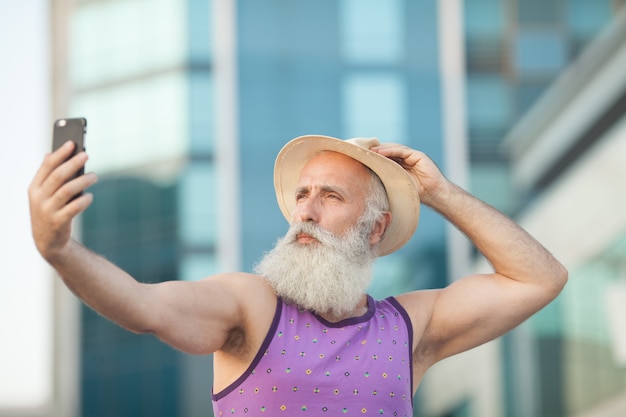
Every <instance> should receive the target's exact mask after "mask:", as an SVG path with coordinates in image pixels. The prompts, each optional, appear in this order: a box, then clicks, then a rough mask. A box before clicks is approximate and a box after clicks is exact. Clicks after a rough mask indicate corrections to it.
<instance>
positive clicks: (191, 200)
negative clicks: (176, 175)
mask: <svg viewBox="0 0 626 417" xmlns="http://www.w3.org/2000/svg"><path fill="white" fill-rule="evenodd" d="M216 196H219V193H218V190H217V181H216V178H215V170H214V166H213V165H212V164H208V163H195V164H191V165H189V166H188V167H187V169H186V170H185V172H184V173H183V174H182V175H181V179H180V193H179V196H178V197H179V198H178V205H179V208H178V212H179V213H180V218H179V233H180V238H181V239H182V241H183V242H184V243H185V245H187V246H192V247H193V246H197V247H200V248H203V249H208V248H210V247H212V245H214V244H215V242H216V240H217V228H216V220H217V217H218V214H217V207H216V202H215V199H216Z"/></svg>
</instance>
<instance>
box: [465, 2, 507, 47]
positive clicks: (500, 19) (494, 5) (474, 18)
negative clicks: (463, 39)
mask: <svg viewBox="0 0 626 417" xmlns="http://www.w3.org/2000/svg"><path fill="white" fill-rule="evenodd" d="M463 7H464V11H465V13H464V16H463V17H464V20H465V22H464V23H465V33H466V35H467V36H468V37H470V38H475V37H480V38H485V37H486V38H495V37H497V38H499V37H500V36H502V34H503V33H504V4H503V3H502V2H501V1H500V0H471V1H468V0H465V1H464V6H463Z"/></svg>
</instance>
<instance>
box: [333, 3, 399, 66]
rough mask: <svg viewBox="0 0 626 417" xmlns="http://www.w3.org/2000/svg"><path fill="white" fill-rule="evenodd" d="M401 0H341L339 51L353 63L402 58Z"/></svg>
mask: <svg viewBox="0 0 626 417" xmlns="http://www.w3.org/2000/svg"><path fill="white" fill-rule="evenodd" d="M403 7H404V2H403V1H402V0H385V1H378V0H343V1H341V3H340V19H341V20H342V24H341V25H340V27H341V28H342V29H343V31H344V33H343V36H342V40H343V44H342V47H343V53H344V56H345V58H346V59H347V60H348V61H351V62H355V63H357V62H358V63H396V62H398V61H400V60H401V59H402V56H403V50H404V43H403V36H402V35H403V33H404V31H405V30H404V20H403V13H402V10H403Z"/></svg>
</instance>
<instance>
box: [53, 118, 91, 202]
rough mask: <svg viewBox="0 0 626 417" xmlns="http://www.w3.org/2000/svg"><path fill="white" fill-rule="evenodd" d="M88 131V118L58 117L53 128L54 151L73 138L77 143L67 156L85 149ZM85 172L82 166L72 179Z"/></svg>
mask: <svg viewBox="0 0 626 417" xmlns="http://www.w3.org/2000/svg"><path fill="white" fill-rule="evenodd" d="M86 133H87V119H85V118H84V117H78V118H73V119H58V120H56V121H55V122H54V127H53V129H52V151H56V150H57V149H58V148H59V147H61V145H63V144H64V143H65V142H67V141H68V140H71V141H72V142H74V144H75V145H76V146H75V147H74V152H72V154H71V155H70V156H69V157H68V158H67V159H70V158H71V157H73V156H74V155H76V154H78V153H79V152H82V151H84V150H85V135H86ZM84 173H85V168H84V167H83V168H81V169H80V170H78V171H77V172H76V174H74V176H73V177H72V178H71V179H74V178H77V177H80V176H81V175H83V174H84ZM81 194H82V193H80V194H77V195H76V196H74V198H76V197H79V196H80V195H81Z"/></svg>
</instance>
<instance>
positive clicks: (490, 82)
mask: <svg viewBox="0 0 626 417" xmlns="http://www.w3.org/2000/svg"><path fill="white" fill-rule="evenodd" d="M467 113H468V123H469V125H470V126H471V127H473V128H479V129H485V130H492V129H497V128H500V127H502V126H505V125H506V124H507V123H509V121H510V120H511V117H512V115H513V100H512V99H511V89H510V87H509V86H508V85H507V83H506V82H505V80H504V79H503V78H502V77H501V76H499V75H470V76H468V77H467Z"/></svg>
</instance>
